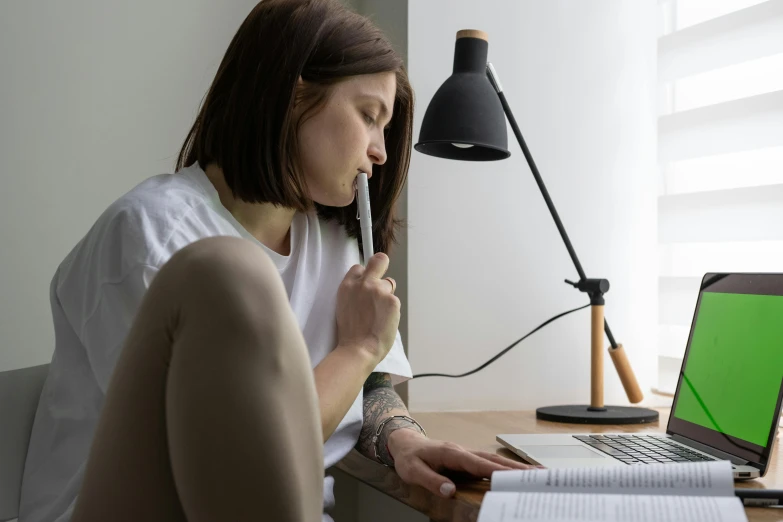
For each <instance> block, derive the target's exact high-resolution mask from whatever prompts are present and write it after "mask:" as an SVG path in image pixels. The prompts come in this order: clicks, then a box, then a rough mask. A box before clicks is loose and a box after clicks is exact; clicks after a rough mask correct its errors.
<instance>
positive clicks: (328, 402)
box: [313, 346, 376, 442]
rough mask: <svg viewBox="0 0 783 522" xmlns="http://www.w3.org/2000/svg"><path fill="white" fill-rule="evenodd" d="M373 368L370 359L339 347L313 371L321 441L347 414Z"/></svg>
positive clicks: (372, 360)
mask: <svg viewBox="0 0 783 522" xmlns="http://www.w3.org/2000/svg"><path fill="white" fill-rule="evenodd" d="M375 365H376V362H375V361H374V359H373V358H372V357H369V356H367V357H363V356H362V355H361V352H360V351H357V350H349V349H345V348H342V347H340V346H338V347H337V348H335V349H334V350H333V351H332V352H330V353H329V355H327V356H326V357H325V358H324V360H323V361H321V362H320V363H319V364H318V366H316V367H315V370H313V373H314V377H315V389H316V391H317V392H318V403H319V406H320V410H321V428H322V430H323V440H324V442H326V440H327V439H328V438H329V437H331V436H332V433H334V430H336V429H337V426H338V424H340V421H341V420H342V419H343V417H345V414H346V413H348V410H349V409H350V408H351V404H353V401H355V400H356V396H357V395H358V394H359V390H360V389H361V388H362V383H363V382H364V381H365V379H367V376H368V375H370V372H372V370H373V368H374V367H375Z"/></svg>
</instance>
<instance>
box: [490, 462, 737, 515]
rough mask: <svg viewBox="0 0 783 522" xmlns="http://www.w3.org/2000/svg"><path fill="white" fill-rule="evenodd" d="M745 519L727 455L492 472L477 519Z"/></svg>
mask: <svg viewBox="0 0 783 522" xmlns="http://www.w3.org/2000/svg"><path fill="white" fill-rule="evenodd" d="M517 520H530V521H544V520H545V521H552V522H554V521H557V522H571V521H579V522H607V521H611V522H615V521H616V522H648V521H655V522H669V521H671V522H675V521H676V522H738V521H741V522H747V520H748V519H747V517H746V516H745V509H744V507H743V506H742V502H741V501H740V499H739V498H737V497H735V496H734V477H733V474H732V471H731V464H730V463H729V462H728V461H715V462H688V463H676V464H651V465H648V466H617V467H607V468H579V469H542V470H525V471H523V470H513V471H496V472H494V473H493V474H492V491H489V492H487V494H486V495H485V496H484V501H483V502H482V503H481V511H479V516H478V522H514V521H517Z"/></svg>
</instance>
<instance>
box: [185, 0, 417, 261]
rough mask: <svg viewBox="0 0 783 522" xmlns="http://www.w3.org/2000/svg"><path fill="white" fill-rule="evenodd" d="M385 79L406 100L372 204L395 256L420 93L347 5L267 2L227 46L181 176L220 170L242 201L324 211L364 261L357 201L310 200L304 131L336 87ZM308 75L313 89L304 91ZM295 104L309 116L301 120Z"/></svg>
mask: <svg viewBox="0 0 783 522" xmlns="http://www.w3.org/2000/svg"><path fill="white" fill-rule="evenodd" d="M382 72H393V73H395V75H396V79H397V92H396V95H395V100H394V108H393V111H392V112H393V117H392V120H391V122H390V126H389V130H388V131H387V133H386V149H387V160H386V163H384V164H383V165H373V172H372V174H373V179H372V183H371V184H370V203H371V206H372V213H373V221H374V223H373V242H374V243H375V244H374V249H375V251H377V252H388V250H389V248H390V247H391V244H392V243H393V242H394V240H395V232H396V230H397V228H398V227H399V226H401V225H402V222H401V220H398V219H396V218H395V208H394V207H395V202H396V201H397V199H398V198H399V196H400V194H401V192H402V188H403V185H404V184H405V180H406V178H407V174H408V167H409V165H410V154H411V140H412V135H413V103H414V100H413V90H412V89H411V85H410V82H409V81H408V75H407V72H406V71H405V67H404V65H403V62H402V59H401V58H400V56H399V55H398V54H397V53H396V52H395V51H394V49H393V48H392V46H391V44H390V43H389V41H388V39H387V38H386V36H385V35H384V34H383V32H382V31H381V30H380V29H378V28H377V27H376V26H375V25H374V24H373V23H372V22H371V21H370V20H368V19H367V18H366V17H364V16H361V15H359V14H357V13H355V12H353V11H351V10H350V9H349V8H347V7H346V6H345V5H343V4H342V3H341V2H340V1H339V0H262V1H261V2H259V3H258V5H256V7H255V8H253V10H252V11H251V12H250V14H249V15H248V16H247V18H246V19H245V21H244V22H243V23H242V25H241V26H240V28H239V30H238V31H237V33H236V35H234V38H233V39H232V41H231V43H230V44H229V46H228V50H227V51H226V54H225V56H224V57H223V61H222V62H221V64H220V67H219V68H218V71H217V74H216V75H215V79H214V80H213V82H212V85H211V86H210V88H209V91H208V92H207V95H206V97H205V99H204V101H203V103H202V106H201V109H200V111H199V113H198V116H197V117H196V120H195V122H194V124H193V127H192V128H191V129H190V132H189V133H188V136H187V138H186V139H185V142H184V144H183V145H182V149H181V150H180V153H179V157H178V159H177V166H176V169H177V170H178V171H179V170H180V169H182V168H184V167H188V166H190V165H192V164H193V163H195V162H198V164H199V166H200V167H201V168H202V169H206V167H207V165H208V164H210V163H215V164H217V165H218V166H219V167H220V168H221V169H222V170H223V173H224V175H225V178H226V183H227V184H228V186H229V187H230V188H231V190H232V192H233V195H234V197H236V198H238V199H241V200H243V201H246V202H250V203H265V202H266V203H273V204H277V205H281V206H284V207H287V208H293V209H296V210H298V211H302V212H306V211H309V210H312V209H313V208H314V207H315V208H316V209H317V211H318V214H319V216H321V217H322V218H324V219H330V220H335V221H337V222H338V223H340V224H341V225H343V226H344V227H345V229H346V231H347V232H348V234H349V236H351V237H355V238H357V239H358V240H359V243H360V252H361V233H360V228H359V222H358V221H357V219H356V211H357V210H356V204H357V203H356V201H354V202H353V203H352V204H351V205H350V206H348V207H344V208H337V207H326V206H323V205H319V204H317V203H315V202H313V201H312V200H311V199H310V198H309V195H308V191H307V189H306V183H305V179H304V176H303V173H302V170H301V168H300V165H299V159H298V152H297V151H298V141H299V140H298V131H299V128H300V126H301V124H302V123H303V121H304V120H305V119H306V118H307V117H308V115H312V114H314V113H315V112H317V110H318V109H319V108H320V107H322V106H323V104H324V103H325V101H326V100H327V98H328V95H329V92H330V90H329V88H330V87H331V86H332V85H334V84H336V83H338V82H340V81H342V80H345V79H347V78H349V77H351V76H356V75H362V74H375V73H382ZM300 76H301V77H302V79H303V80H304V81H305V84H306V85H312V88H308V89H304V90H302V89H299V90H298V89H297V88H296V85H297V80H298V79H299V77H300ZM297 96H298V97H299V99H296V98H297ZM295 102H296V103H304V105H303V107H306V108H307V109H306V110H305V111H303V112H302V114H301V115H300V117H298V118H295V116H294V114H295V113H294V105H295Z"/></svg>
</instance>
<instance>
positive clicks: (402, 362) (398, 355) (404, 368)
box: [373, 330, 413, 385]
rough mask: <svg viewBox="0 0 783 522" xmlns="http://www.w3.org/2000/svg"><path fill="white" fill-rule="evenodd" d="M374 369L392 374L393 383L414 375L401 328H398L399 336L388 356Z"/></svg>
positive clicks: (398, 382)
mask: <svg viewBox="0 0 783 522" xmlns="http://www.w3.org/2000/svg"><path fill="white" fill-rule="evenodd" d="M373 371H374V372H378V373H388V374H390V375H391V379H392V384H394V385H397V384H400V383H401V382H405V381H407V380H408V379H410V378H411V377H413V372H412V371H411V364H410V362H408V358H407V357H406V356H405V350H404V349H403V347H402V337H400V331H399V330H397V337H396V338H395V339H394V344H393V345H392V347H391V350H389V353H387V354H386V357H385V358H384V359H383V360H382V361H381V362H380V364H378V366H376V367H375V369H374V370H373Z"/></svg>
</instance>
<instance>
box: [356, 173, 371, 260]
mask: <svg viewBox="0 0 783 522" xmlns="http://www.w3.org/2000/svg"><path fill="white" fill-rule="evenodd" d="M356 189H357V194H356V198H357V203H358V206H359V226H360V227H361V229H362V249H363V251H364V264H365V265H366V264H367V261H369V260H370V258H371V257H372V256H373V253H374V252H373V248H372V215H371V214H370V186H369V184H368V183H367V173H366V172H360V173H359V175H358V176H357V177H356Z"/></svg>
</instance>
